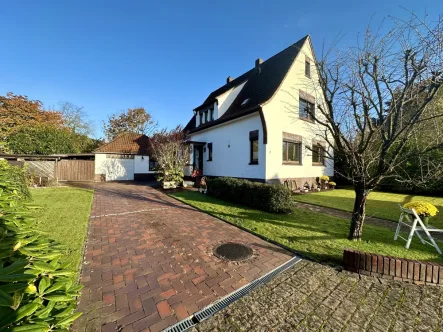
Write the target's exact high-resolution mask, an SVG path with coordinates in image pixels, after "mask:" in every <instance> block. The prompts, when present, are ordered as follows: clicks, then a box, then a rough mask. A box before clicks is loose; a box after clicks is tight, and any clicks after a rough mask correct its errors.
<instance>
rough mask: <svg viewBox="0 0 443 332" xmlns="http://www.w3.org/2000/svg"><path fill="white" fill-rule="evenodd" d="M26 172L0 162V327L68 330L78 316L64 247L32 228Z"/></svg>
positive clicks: (75, 290)
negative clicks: (64, 259)
mask: <svg viewBox="0 0 443 332" xmlns="http://www.w3.org/2000/svg"><path fill="white" fill-rule="evenodd" d="M28 197H29V192H28V190H27V188H26V185H25V177H24V170H23V169H19V168H17V167H16V166H10V165H6V164H5V163H3V162H1V163H0V331H17V332H19V331H41V332H45V331H55V330H63V331H65V330H67V329H68V328H69V326H70V325H71V323H72V322H73V321H74V320H75V319H76V318H77V317H79V316H80V315H81V313H76V312H75V308H76V298H77V296H79V291H80V289H81V286H80V285H78V284H77V282H76V281H75V280H73V277H72V276H73V275H75V272H74V271H72V270H70V269H68V267H67V266H66V265H62V264H61V263H60V262H59V259H60V257H61V256H62V255H65V254H66V250H65V248H64V247H63V246H62V245H60V244H59V243H56V242H55V241H53V240H50V239H48V238H47V237H46V235H45V234H43V233H42V232H39V231H36V230H35V223H36V219H35V217H34V213H33V212H34V210H35V207H32V206H31V205H29V203H28V202H27V200H26V199H27V198H28Z"/></svg>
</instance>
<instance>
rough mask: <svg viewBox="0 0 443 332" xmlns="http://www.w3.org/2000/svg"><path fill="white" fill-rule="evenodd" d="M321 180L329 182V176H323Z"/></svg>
mask: <svg viewBox="0 0 443 332" xmlns="http://www.w3.org/2000/svg"><path fill="white" fill-rule="evenodd" d="M320 180H323V181H329V176H327V175H322V176H320Z"/></svg>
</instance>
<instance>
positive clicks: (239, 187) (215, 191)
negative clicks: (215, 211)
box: [206, 178, 292, 213]
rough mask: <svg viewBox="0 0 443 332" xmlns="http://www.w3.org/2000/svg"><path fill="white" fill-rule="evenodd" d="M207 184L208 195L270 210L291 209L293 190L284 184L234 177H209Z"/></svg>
mask: <svg viewBox="0 0 443 332" xmlns="http://www.w3.org/2000/svg"><path fill="white" fill-rule="evenodd" d="M206 184H207V187H208V195H211V196H214V197H216V198H219V199H222V200H225V201H229V202H233V203H238V204H243V205H246V206H249V207H251V208H254V209H258V210H263V211H268V212H277V213H286V212H290V211H291V206H292V199H291V191H290V190H289V189H288V188H286V187H284V186H282V185H269V184H264V183H257V182H251V181H248V180H239V179H234V178H215V179H207V180H206Z"/></svg>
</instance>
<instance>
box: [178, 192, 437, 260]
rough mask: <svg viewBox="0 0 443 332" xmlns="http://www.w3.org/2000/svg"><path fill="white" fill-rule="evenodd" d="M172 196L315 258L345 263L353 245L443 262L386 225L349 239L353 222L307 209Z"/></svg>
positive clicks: (429, 249)
mask: <svg viewBox="0 0 443 332" xmlns="http://www.w3.org/2000/svg"><path fill="white" fill-rule="evenodd" d="M171 196H173V197H175V198H177V199H179V200H181V201H183V202H184V203H187V204H189V205H192V206H195V207H196V208H198V209H200V210H202V211H205V212H207V213H209V214H211V215H214V216H216V217H218V218H221V219H223V220H226V221H228V222H230V223H232V224H234V225H239V226H242V227H244V228H246V229H248V230H250V231H252V232H254V233H256V234H259V235H262V236H264V237H266V238H268V239H271V240H273V241H276V242H278V243H280V244H283V245H285V246H287V247H289V248H292V249H293V250H295V251H297V252H299V253H300V254H303V255H305V256H307V257H309V258H311V259H314V260H317V261H322V262H329V263H336V264H342V257H343V249H345V248H351V249H356V250H361V251H366V252H371V253H379V254H383V255H390V256H397V257H403V258H409V259H416V260H422V261H436V262H443V258H442V257H440V256H439V255H438V254H437V252H436V251H435V249H434V248H433V247H431V246H426V245H423V244H421V243H420V242H419V241H418V240H417V239H414V240H413V241H412V244H411V248H410V249H409V250H406V249H405V248H404V245H405V242H404V241H400V240H399V241H394V240H393V238H394V232H393V231H391V230H389V229H388V228H385V227H376V226H372V225H365V226H364V231H363V239H362V241H360V242H353V241H349V240H347V239H346V236H347V234H348V231H349V221H348V220H346V219H342V218H337V217H332V216H328V215H325V214H319V213H314V212H311V211H308V210H304V209H294V210H293V212H292V213H291V214H272V213H265V212H262V211H257V210H253V209H250V208H247V207H244V206H240V205H235V204H231V203H227V202H224V201H221V200H218V199H215V198H213V197H210V196H207V195H203V194H201V193H198V192H192V191H183V192H176V193H173V194H171Z"/></svg>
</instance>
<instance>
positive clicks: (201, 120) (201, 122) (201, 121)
mask: <svg viewBox="0 0 443 332" xmlns="http://www.w3.org/2000/svg"><path fill="white" fill-rule="evenodd" d="M199 115H200V126H201V125H202V124H203V113H201V112H200V113H199Z"/></svg>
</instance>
